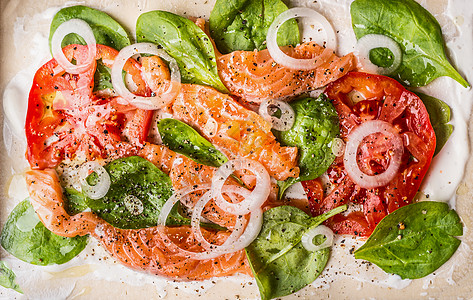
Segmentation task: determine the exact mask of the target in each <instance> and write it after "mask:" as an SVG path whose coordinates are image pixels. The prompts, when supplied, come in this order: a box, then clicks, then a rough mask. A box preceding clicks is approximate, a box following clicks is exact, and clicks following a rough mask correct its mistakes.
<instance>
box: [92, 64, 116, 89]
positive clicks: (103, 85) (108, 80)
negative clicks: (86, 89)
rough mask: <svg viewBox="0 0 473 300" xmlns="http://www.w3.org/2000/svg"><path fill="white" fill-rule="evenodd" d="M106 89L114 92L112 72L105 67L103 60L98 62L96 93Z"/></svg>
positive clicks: (95, 81)
mask: <svg viewBox="0 0 473 300" xmlns="http://www.w3.org/2000/svg"><path fill="white" fill-rule="evenodd" d="M106 89H111V90H113V85H112V70H111V69H110V68H109V67H107V66H106V65H104V64H103V62H102V60H98V61H97V68H96V69H95V73H94V92H96V91H102V90H106Z"/></svg>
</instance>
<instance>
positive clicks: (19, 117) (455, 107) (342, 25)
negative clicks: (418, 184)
mask: <svg viewBox="0 0 473 300" xmlns="http://www.w3.org/2000/svg"><path fill="white" fill-rule="evenodd" d="M80 3H81V2H70V3H68V4H66V6H70V5H76V4H80ZM104 3H110V4H109V5H110V6H113V5H114V4H113V1H110V2H107V1H104ZM183 3H184V2H183ZM183 3H181V4H180V5H173V4H169V5H168V6H169V9H168V10H172V11H176V12H178V13H181V14H183V13H182V12H184V11H186V10H189V8H188V7H185V5H184V4H183ZM292 3H293V5H292V6H308V7H312V8H314V9H316V10H317V11H319V12H321V13H322V14H324V15H325V16H326V17H327V19H328V20H329V21H330V22H331V23H332V24H333V26H334V29H335V31H336V32H337V39H338V43H339V44H338V51H337V52H338V54H339V55H342V54H347V53H349V52H352V51H353V50H354V44H355V42H356V38H355V36H354V33H353V31H352V29H351V19H350V14H349V3H351V1H350V0H336V1H333V0H323V1H304V0H297V1H292ZM421 3H422V4H423V5H424V7H426V8H427V9H430V8H429V7H428V2H427V1H421ZM166 5H167V4H166ZM470 5H471V4H470V3H468V1H449V2H448V8H447V12H446V14H441V15H439V14H435V12H433V13H434V15H435V16H436V18H437V19H438V20H439V22H440V24H441V26H442V29H443V30H444V35H445V36H446V41H447V47H448V48H449V50H450V51H449V52H450V53H449V54H450V58H451V59H452V61H453V63H454V65H457V66H459V68H460V73H462V75H464V76H465V77H466V79H467V80H468V81H469V82H470V83H473V70H472V69H471V68H469V69H465V68H462V66H472V65H473V57H472V55H471V49H473V38H472V36H471V32H472V28H473V24H472V23H473V20H472V18H471V15H470V16H465V17H464V16H462V15H460V14H461V13H462V12H464V11H470V12H471V8H470V7H469V6H470ZM137 7H138V10H137V11H135V12H132V13H131V15H132V16H134V14H136V17H137V16H138V15H139V14H141V13H142V12H144V11H141V8H142V7H147V1H138V2H137ZM210 7H211V6H210ZM208 9H209V8H208V5H207V6H205V7H200V10H201V11H199V12H198V13H196V14H197V15H200V16H204V17H207V18H208V15H205V12H206V11H208ZM58 10H59V7H54V8H48V9H46V10H45V11H43V12H42V13H39V14H36V15H34V16H27V17H23V18H18V19H17V22H16V23H15V32H14V38H15V41H14V45H15V47H16V48H17V49H19V48H21V47H24V46H25V44H24V41H25V38H26V37H31V31H34V30H35V27H34V26H32V24H35V22H36V21H38V20H43V21H42V23H45V22H44V20H47V21H48V22H49V20H51V19H52V17H53V16H54V14H55V13H56V12H57V11H58ZM105 10H106V9H105ZM196 14H193V15H196ZM136 17H135V18H134V19H133V20H131V21H130V20H129V19H127V20H123V24H124V25H125V26H126V27H127V28H128V29H131V30H134V25H133V22H134V20H136ZM120 18H123V16H117V19H118V21H119V22H122V20H121V19H120ZM130 18H131V17H130ZM306 21H309V20H306ZM309 23H310V22H309ZM130 24H131V25H130ZM46 32H47V31H46ZM309 32H310V30H309ZM33 36H34V38H33V39H31V38H29V39H28V41H29V42H28V47H29V49H30V50H29V52H30V54H31V57H30V58H28V59H29V62H28V64H27V65H28V67H27V68H25V69H23V70H21V71H20V72H19V73H18V74H17V75H16V76H15V77H14V78H13V79H12V80H11V81H10V83H9V84H8V85H7V87H6V88H5V91H4V94H3V105H4V112H5V113H4V114H5V117H6V118H5V121H6V122H5V124H4V129H3V133H4V143H5V146H6V149H7V151H8V154H9V156H10V157H11V159H12V162H13V161H14V163H11V166H10V167H11V173H12V177H11V180H10V185H9V187H8V197H9V200H8V201H7V202H6V203H4V204H2V205H3V207H4V208H6V209H7V211H8V212H9V211H11V210H12V209H13V207H14V206H15V205H16V204H17V203H19V202H20V201H22V200H23V199H25V198H26V197H27V196H28V194H27V192H26V183H25V180H24V177H23V175H22V172H23V171H24V170H25V169H26V168H27V167H28V164H27V162H26V160H25V159H24V153H25V149H26V148H25V147H26V144H25V137H24V122H25V115H26V108H27V100H28V93H29V87H30V86H31V84H32V78H33V75H34V73H35V71H36V70H37V69H38V68H39V66H40V65H41V64H42V63H44V62H45V61H47V60H48V59H49V58H50V54H49V50H48V39H47V36H46V35H43V34H40V33H36V34H34V35H33ZM460 58H461V61H462V63H461V64H459V61H460ZM419 90H421V91H422V92H424V93H427V94H429V95H432V96H434V97H437V98H439V99H441V100H443V101H445V102H446V103H447V104H448V105H449V106H450V107H451V109H452V121H451V124H453V126H454V131H453V134H452V136H451V137H450V139H449V141H448V142H447V144H446V145H445V147H444V148H443V150H442V151H441V152H440V154H439V155H437V156H436V157H435V158H434V160H433V163H432V165H431V167H430V170H429V172H428V174H427V176H426V178H425V179H424V184H423V185H422V188H421V190H422V192H423V193H425V194H426V195H428V196H429V199H430V200H438V201H450V205H451V206H452V207H454V205H455V202H454V200H455V191H456V189H457V187H458V184H459V183H460V181H461V179H462V178H463V175H464V169H465V165H466V162H467V159H468V157H469V153H470V149H469V142H468V120H469V117H470V111H471V105H472V103H473V93H472V91H471V89H465V88H463V87H462V86H461V85H460V84H458V83H457V82H455V81H454V80H453V79H451V78H447V77H442V78H439V79H437V80H435V81H434V82H432V83H431V84H429V85H428V86H426V87H424V88H421V89H419ZM161 117H162V116H161ZM175 163H178V162H177V161H176V162H175ZM287 193H288V195H289V196H290V197H291V198H298V197H306V195H305V192H304V190H303V188H302V186H301V185H300V184H297V185H295V186H294V187H292V188H291V189H289V190H288V192H287ZM466 230H468V229H466ZM334 244H335V246H334V247H333V251H332V254H331V259H330V261H329V262H328V265H327V269H326V270H324V272H323V274H322V275H321V276H320V277H319V278H318V279H317V280H316V281H315V282H314V283H312V284H311V286H312V287H314V289H313V292H307V291H305V290H304V291H302V292H300V293H298V294H301V295H307V293H309V294H312V295H313V294H314V293H315V292H316V291H317V290H318V289H327V288H329V287H330V285H331V284H332V283H333V282H336V281H337V280H339V279H340V278H348V279H350V280H356V281H358V282H359V285H358V287H359V288H362V287H363V284H364V283H374V284H375V285H378V286H381V287H389V288H396V289H402V288H404V287H406V286H408V285H410V284H411V281H410V280H402V279H400V278H399V277H398V276H394V275H390V274H386V273H384V272H383V271H381V270H380V269H379V268H378V267H376V266H375V265H373V264H370V263H366V262H362V261H360V260H355V259H354V258H353V254H352V253H353V251H354V250H355V249H357V248H358V247H360V246H361V245H362V244H363V241H361V240H358V239H355V238H352V237H346V236H337V237H336V238H335V241H334ZM64 251H67V249H64ZM470 252H471V249H469V247H468V246H467V245H466V244H465V243H462V245H461V246H460V248H459V249H458V250H457V252H456V253H455V254H454V256H453V258H452V259H450V260H449V261H448V262H447V263H446V264H444V265H443V266H442V267H441V268H440V269H438V270H437V271H436V272H434V274H431V275H429V276H427V277H425V278H424V279H421V280H422V281H423V289H422V290H419V294H418V296H427V295H428V290H429V288H430V287H432V286H433V285H435V284H436V282H438V281H436V280H437V279H439V278H440V280H445V281H446V282H447V283H448V284H452V285H454V284H455V281H454V280H453V278H452V274H453V273H454V272H455V266H457V265H458V264H462V263H464V261H465V259H466V258H467V257H468V255H469V253H470ZM2 259H3V260H5V261H6V262H7V263H8V265H9V266H11V268H12V269H13V271H14V272H15V273H16V275H17V282H19V283H20V285H21V288H22V289H23V291H25V295H19V294H17V293H16V292H13V291H11V290H6V289H2V288H0V297H2V296H4V295H5V296H6V297H8V298H17V299H23V298H28V297H31V295H34V298H36V299H53V298H54V299H65V298H68V297H70V298H72V299H73V298H75V297H79V296H86V295H87V294H88V293H89V292H90V291H88V290H87V289H82V290H79V291H75V294H72V292H73V290H74V287H75V284H76V281H77V279H78V278H87V280H90V281H93V280H109V281H116V282H126V283H127V284H128V285H135V286H142V285H147V284H151V285H154V286H155V287H156V295H158V296H159V297H160V298H162V297H165V296H166V291H165V288H166V287H169V286H171V287H172V288H174V287H177V288H178V289H179V290H183V291H185V292H186V293H188V294H191V295H201V294H203V293H205V292H206V291H208V290H209V289H211V288H212V287H213V286H214V284H215V282H222V281H235V282H237V283H239V284H241V285H242V286H244V284H245V283H246V282H253V285H254V280H253V279H251V278H249V277H248V276H243V275H238V276H233V277H228V278H218V279H215V280H206V281H203V282H172V281H169V280H167V279H165V278H162V277H158V276H154V275H149V274H145V273H142V272H136V271H132V270H130V269H128V268H126V267H124V266H122V265H120V264H119V263H117V262H115V261H114V260H113V259H111V258H110V257H109V255H108V254H107V253H106V252H105V250H103V249H102V248H101V247H100V246H99V245H98V243H97V241H95V240H93V239H90V240H89V243H88V246H87V248H86V249H85V250H84V251H83V252H82V253H80V254H79V256H77V257H76V258H74V259H72V260H71V261H70V262H68V263H66V264H63V265H59V266H48V267H38V266H34V265H30V264H27V263H24V262H22V261H19V260H18V259H15V258H13V257H11V256H9V255H7V256H6V257H4V258H2ZM39 283H40V284H39ZM304 293H305V294H304ZM413 296H416V295H413Z"/></svg>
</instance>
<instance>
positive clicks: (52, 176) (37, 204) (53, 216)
mask: <svg viewBox="0 0 473 300" xmlns="http://www.w3.org/2000/svg"><path fill="white" fill-rule="evenodd" d="M26 182H27V186H28V191H29V193H30V200H31V204H32V205H33V207H34V209H35V211H36V213H37V214H38V216H39V218H40V219H41V221H42V222H43V224H44V225H45V226H46V227H47V228H48V229H49V230H51V231H52V232H54V233H55V234H58V235H61V236H68V237H72V236H76V235H86V234H90V235H91V236H93V237H94V238H96V239H97V240H98V241H100V243H101V244H102V246H103V247H104V248H105V249H106V250H107V251H108V252H109V253H110V255H111V256H112V257H114V258H115V259H117V260H118V261H120V262H121V263H122V264H124V265H125V266H128V267H130V268H133V269H136V270H142V271H146V272H150V273H152V274H156V275H163V276H167V277H170V278H173V279H188V280H204V279H208V278H211V277H215V276H228V275H232V274H235V273H244V274H248V275H251V270H250V268H249V265H248V261H247V260H246V255H245V252H244V250H240V251H236V252H233V253H229V254H225V255H222V256H219V257H217V258H213V259H208V260H195V259H192V258H188V257H187V256H185V255H183V254H181V253H179V252H176V251H175V250H173V249H172V248H170V247H168V246H167V244H168V243H169V241H167V240H164V239H162V238H161V235H160V234H159V233H158V230H162V228H159V227H150V228H145V229H118V228H115V227H113V226H112V225H110V224H108V223H107V222H105V221H104V220H102V219H100V218H99V217H97V215H95V214H94V213H92V212H85V213H79V214H77V215H74V216H70V215H69V214H67V212H66V211H65V209H64V200H63V195H62V189H61V185H60V183H59V178H58V176H57V174H56V171H54V170H52V169H45V170H32V171H28V172H26ZM165 230H166V231H167V236H168V238H169V239H170V240H171V241H172V242H173V243H174V244H176V245H177V246H179V247H181V248H183V249H185V250H188V251H195V252H201V251H203V249H202V248H201V247H200V246H199V244H198V243H197V242H196V241H195V239H194V238H193V235H192V232H191V230H190V228H189V227H188V226H180V227H170V228H166V229H165ZM202 234H203V235H204V237H205V238H206V239H207V240H208V241H209V242H211V243H215V244H222V243H223V241H225V239H226V238H227V237H228V235H229V234H230V232H227V231H210V230H206V229H202Z"/></svg>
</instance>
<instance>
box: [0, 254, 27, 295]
mask: <svg viewBox="0 0 473 300" xmlns="http://www.w3.org/2000/svg"><path fill="white" fill-rule="evenodd" d="M15 279H16V275H15V273H13V271H12V270H11V269H10V268H9V267H8V266H7V264H6V263H5V262H4V261H0V285H1V286H3V287H5V288H7V289H12V290H15V291H17V292H18V293H22V294H23V291H22V290H21V288H20V286H19V285H18V283H16V281H15Z"/></svg>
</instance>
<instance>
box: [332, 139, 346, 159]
mask: <svg viewBox="0 0 473 300" xmlns="http://www.w3.org/2000/svg"><path fill="white" fill-rule="evenodd" d="M332 153H333V155H335V156H336V157H339V156H342V155H343V154H344V153H345V142H344V141H343V140H342V139H341V138H334V139H333V140H332Z"/></svg>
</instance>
